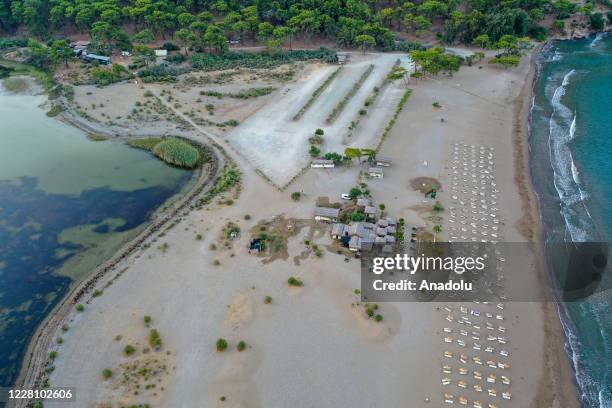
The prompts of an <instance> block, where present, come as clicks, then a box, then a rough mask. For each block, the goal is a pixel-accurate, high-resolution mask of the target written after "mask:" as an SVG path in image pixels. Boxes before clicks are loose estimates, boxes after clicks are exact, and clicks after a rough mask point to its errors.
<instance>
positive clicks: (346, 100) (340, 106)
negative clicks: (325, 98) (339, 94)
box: [325, 64, 374, 124]
mask: <svg viewBox="0 0 612 408" xmlns="http://www.w3.org/2000/svg"><path fill="white" fill-rule="evenodd" d="M372 71H374V64H370V66H369V67H368V69H366V70H365V72H364V73H363V74H361V76H360V77H359V79H358V80H357V82H355V83H354V84H353V86H352V87H351V89H350V91H348V92H347V93H346V95H344V98H342V99H341V100H340V102H338V104H337V105H336V106H335V107H334V110H332V111H331V113H330V114H329V115H328V116H327V119H325V122H326V123H328V124H330V123H333V122H334V121H335V120H336V118H337V117H338V115H340V113H341V112H342V110H343V109H344V107H345V106H346V105H347V104H348V103H349V101H350V100H351V98H352V97H353V96H355V94H356V93H357V91H359V88H361V86H362V85H363V83H364V82H365V81H366V79H368V77H369V76H370V74H371V73H372Z"/></svg>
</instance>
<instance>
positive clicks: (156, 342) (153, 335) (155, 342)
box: [149, 329, 162, 349]
mask: <svg viewBox="0 0 612 408" xmlns="http://www.w3.org/2000/svg"><path fill="white" fill-rule="evenodd" d="M149 344H151V347H155V348H156V349H159V348H161V346H162V340H161V336H160V335H159V332H158V331H157V330H155V329H151V330H150V331H149Z"/></svg>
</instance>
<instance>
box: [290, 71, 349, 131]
mask: <svg viewBox="0 0 612 408" xmlns="http://www.w3.org/2000/svg"><path fill="white" fill-rule="evenodd" d="M342 68H344V67H340V68H338V69H337V70H335V71H334V72H332V74H331V75H330V76H328V77H327V78H326V79H325V81H324V82H323V83H322V84H321V85H320V86H319V87H318V88H317V89H315V91H314V92H313V93H312V95H311V96H310V99H308V101H307V102H306V103H305V104H304V106H302V108H301V109H300V110H299V111H298V113H296V114H295V116H293V120H299V119H300V118H301V117H302V115H303V114H304V113H306V111H307V110H308V108H310V106H312V104H313V103H314V102H315V101H316V100H317V98H318V97H319V96H320V95H321V94H322V93H323V91H324V90H325V89H326V88H327V87H328V86H329V84H331V83H332V81H333V80H334V79H335V78H336V77H337V76H338V74H339V73H340V71H342Z"/></svg>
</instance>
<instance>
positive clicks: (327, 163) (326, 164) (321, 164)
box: [310, 159, 336, 169]
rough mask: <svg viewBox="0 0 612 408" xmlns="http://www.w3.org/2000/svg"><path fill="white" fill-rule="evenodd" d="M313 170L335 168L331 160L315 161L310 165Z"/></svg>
mask: <svg viewBox="0 0 612 408" xmlns="http://www.w3.org/2000/svg"><path fill="white" fill-rule="evenodd" d="M310 167H311V168H313V169H333V168H334V167H336V165H335V164H334V161H333V160H324V159H315V160H313V161H312V163H310Z"/></svg>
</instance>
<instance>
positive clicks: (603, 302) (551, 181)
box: [530, 34, 612, 407]
mask: <svg viewBox="0 0 612 408" xmlns="http://www.w3.org/2000/svg"><path fill="white" fill-rule="evenodd" d="M538 63H539V64H538V65H539V76H538V80H537V81H536V83H535V88H534V91H535V92H534V100H533V107H532V111H531V121H530V127H531V134H530V150H531V152H530V153H531V169H532V174H533V177H534V184H535V186H536V191H537V193H538V196H539V199H540V206H541V213H542V217H543V220H544V221H545V222H544V225H546V227H545V228H546V230H545V234H546V236H545V239H546V241H547V242H548V243H553V242H560V241H566V242H567V241H572V242H590V241H606V242H610V241H612V239H611V238H612V212H611V211H610V210H611V209H612V35H603V34H598V35H597V36H593V37H590V38H586V39H582V40H575V41H559V42H553V43H551V44H549V45H548V46H547V47H545V49H543V50H542V53H541V54H540V56H539V61H538ZM606 278H607V279H610V276H607V277H604V279H606ZM607 287H610V286H607ZM559 313H560V316H561V320H562V323H563V326H564V329H565V331H566V336H567V352H568V354H569V356H570V358H571V360H572V362H573V365H574V369H575V372H576V381H577V383H578V386H579V389H580V393H581V398H582V403H583V405H584V406H586V407H612V293H611V291H610V290H608V291H604V292H599V293H596V294H594V295H592V296H591V297H589V298H587V299H585V300H582V301H578V302H572V303H564V304H561V305H560V309H559Z"/></svg>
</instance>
